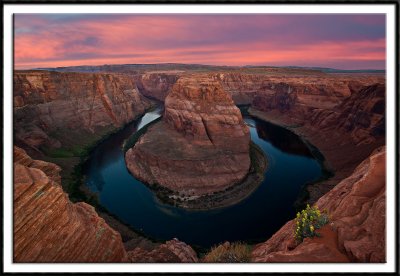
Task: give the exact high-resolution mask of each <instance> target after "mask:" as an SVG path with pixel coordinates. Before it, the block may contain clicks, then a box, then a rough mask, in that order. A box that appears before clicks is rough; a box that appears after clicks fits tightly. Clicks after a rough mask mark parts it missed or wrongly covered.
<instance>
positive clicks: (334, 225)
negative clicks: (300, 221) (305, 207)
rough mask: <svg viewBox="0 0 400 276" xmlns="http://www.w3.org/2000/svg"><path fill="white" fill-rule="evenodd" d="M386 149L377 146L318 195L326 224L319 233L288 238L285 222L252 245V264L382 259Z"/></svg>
mask: <svg viewBox="0 0 400 276" xmlns="http://www.w3.org/2000/svg"><path fill="white" fill-rule="evenodd" d="M385 164H386V149H385V147H382V148H379V149H377V150H376V151H374V153H373V154H372V155H371V156H370V157H369V158H367V159H366V160H365V161H363V162H362V163H361V164H360V165H359V166H358V167H357V168H356V170H355V171H354V172H353V173H352V174H351V176H349V177H348V178H346V179H344V180H343V181H341V182H340V183H339V184H338V185H337V186H336V187H335V188H333V189H332V190H331V191H329V192H328V193H327V194H325V195H324V196H323V197H321V198H320V199H319V200H318V201H317V202H316V205H317V206H318V207H319V208H320V210H324V209H326V210H327V211H328V214H329V217H330V223H329V224H327V225H325V226H324V227H323V228H321V229H320V231H319V232H320V234H321V237H314V238H306V239H305V240H304V241H303V242H302V243H301V244H300V245H297V244H296V242H295V241H294V234H293V231H294V226H295V221H294V220H291V221H289V222H288V223H287V224H285V225H284V226H283V227H282V228H281V229H280V230H279V231H278V232H276V233H275V234H274V235H273V236H272V237H271V238H270V239H269V240H268V241H266V242H264V243H261V244H258V245H256V247H255V248H254V250H253V253H252V256H253V257H252V258H253V261H255V262H285V263H287V262H385V260H386V253H385V251H386V248H385V244H386V239H385V236H386V229H385V225H386V182H385V174H386V168H385Z"/></svg>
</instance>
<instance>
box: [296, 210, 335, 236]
mask: <svg viewBox="0 0 400 276" xmlns="http://www.w3.org/2000/svg"><path fill="white" fill-rule="evenodd" d="M328 222H329V216H328V213H327V211H323V212H321V211H320V210H319V209H318V207H317V206H313V207H310V205H309V204H307V208H306V209H304V210H302V211H301V212H298V213H297V216H296V226H295V227H296V228H295V232H294V235H295V238H296V241H298V242H302V241H303V239H304V238H307V237H315V236H317V237H318V236H319V234H318V233H317V232H316V230H317V229H319V228H321V227H322V226H324V225H325V224H327V223H328Z"/></svg>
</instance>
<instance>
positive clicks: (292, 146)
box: [256, 121, 313, 158]
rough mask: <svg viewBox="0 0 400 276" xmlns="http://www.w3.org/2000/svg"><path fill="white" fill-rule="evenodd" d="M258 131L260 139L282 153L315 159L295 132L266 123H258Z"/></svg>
mask: <svg viewBox="0 0 400 276" xmlns="http://www.w3.org/2000/svg"><path fill="white" fill-rule="evenodd" d="M256 129H257V134H258V137H260V138H261V139H263V140H264V141H267V142H269V143H271V144H272V145H273V146H274V147H276V148H278V149H280V150H281V151H283V152H286V153H289V154H295V155H300V156H305V157H310V158H313V155H312V154H311V151H310V149H309V148H308V147H307V145H306V144H305V143H304V142H303V141H302V140H301V138H300V137H299V136H297V135H296V134H294V133H293V132H291V131H289V130H287V129H285V128H283V127H280V126H277V125H273V124H271V123H268V122H264V121H257V124H256Z"/></svg>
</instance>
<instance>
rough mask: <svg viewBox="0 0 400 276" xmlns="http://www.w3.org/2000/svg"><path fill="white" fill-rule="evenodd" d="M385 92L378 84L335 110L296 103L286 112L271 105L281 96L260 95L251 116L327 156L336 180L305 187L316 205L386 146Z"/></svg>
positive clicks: (347, 100) (253, 105)
mask: <svg viewBox="0 0 400 276" xmlns="http://www.w3.org/2000/svg"><path fill="white" fill-rule="evenodd" d="M385 89H386V88H385V84H384V83H375V84H371V85H368V86H364V87H362V88H361V89H360V90H357V91H352V92H351V95H349V96H348V97H345V98H343V99H342V100H341V101H340V103H338V104H337V105H334V106H332V107H310V106H307V105H299V104H296V102H294V104H287V105H285V108H286V109H285V111H282V110H281V109H280V108H279V106H272V105H271V102H274V101H275V100H274V98H276V97H278V96H279V95H278V93H277V92H273V93H270V94H268V95H266V94H265V93H260V94H259V95H258V96H257V97H256V98H254V102H253V104H252V108H251V109H250V113H251V114H252V115H254V116H257V117H259V118H262V119H264V120H267V121H271V122H273V123H275V124H279V125H286V126H287V127H288V128H291V130H292V131H294V132H295V133H296V134H298V135H300V136H302V137H303V138H305V139H307V140H308V141H310V142H311V143H312V144H313V145H314V146H316V147H317V148H318V149H319V151H320V152H321V153H322V154H323V155H324V157H325V165H326V167H327V168H328V169H329V170H331V171H332V172H333V173H334V176H333V177H332V178H330V179H328V180H326V181H323V182H317V183H313V184H311V185H308V186H307V187H306V190H307V191H308V193H309V199H308V202H309V203H314V202H315V201H316V200H317V199H318V198H320V197H321V196H322V195H324V194H325V193H326V192H328V191H329V190H331V189H332V188H333V187H334V186H335V185H336V184H338V183H339V182H340V181H341V180H342V179H344V178H346V177H348V176H349V175H350V174H351V173H352V172H353V170H354V169H355V168H356V166H357V165H358V164H360V163H361V162H362V161H363V160H364V159H365V158H367V157H368V156H369V155H370V154H371V152H372V151H373V150H374V149H376V148H377V147H380V146H382V145H384V144H385ZM283 95H287V97H288V99H287V100H286V103H290V100H289V98H290V97H291V96H289V95H288V94H287V93H286V94H285V93H284V94H283ZM280 96H282V95H280ZM275 102H276V101H275Z"/></svg>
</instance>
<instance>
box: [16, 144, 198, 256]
mask: <svg viewBox="0 0 400 276" xmlns="http://www.w3.org/2000/svg"><path fill="white" fill-rule="evenodd" d="M59 172H60V168H59V167H58V166H57V165H55V164H52V163H48V162H44V161H39V160H33V159H31V158H30V157H29V156H28V155H27V154H26V153H25V151H24V150H22V149H20V148H18V147H14V253H13V254H14V262H197V261H198V259H197V256H196V253H195V252H194V251H193V249H192V248H191V247H190V246H188V245H186V244H185V243H183V242H181V241H178V240H177V239H174V240H171V241H167V242H166V243H164V244H161V245H159V246H158V247H156V248H155V249H153V250H148V249H143V248H140V247H136V248H134V249H133V250H131V251H128V252H126V250H125V249H124V245H123V243H122V239H121V235H120V234H119V233H118V232H116V231H115V230H114V229H112V228H111V227H110V226H109V225H107V223H106V222H105V221H104V220H103V219H102V218H101V217H99V216H98V215H97V213H96V211H95V209H94V208H93V207H92V206H90V205H88V204H86V203H83V202H79V203H75V204H74V203H71V202H70V201H69V199H68V196H67V195H66V194H65V193H64V192H63V190H62V188H61V186H60V176H59Z"/></svg>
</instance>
